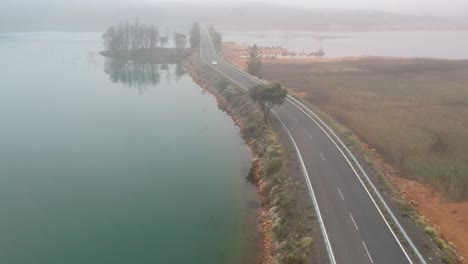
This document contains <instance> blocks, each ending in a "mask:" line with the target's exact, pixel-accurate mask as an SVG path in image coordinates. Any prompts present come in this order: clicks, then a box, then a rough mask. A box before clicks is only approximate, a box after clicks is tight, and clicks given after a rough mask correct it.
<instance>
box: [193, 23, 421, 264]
mask: <svg viewBox="0 0 468 264" xmlns="http://www.w3.org/2000/svg"><path fill="white" fill-rule="evenodd" d="M200 46H201V47H200V52H201V57H202V60H204V61H205V62H206V63H207V64H209V65H211V66H212V67H213V68H214V69H215V70H216V71H218V72H219V73H220V74H222V75H223V76H224V77H226V78H227V79H229V80H230V81H232V82H234V83H235V84H237V85H238V86H239V87H241V88H243V89H248V88H250V87H252V86H254V85H256V84H258V83H260V82H261V81H260V80H258V79H255V78H253V77H252V76H250V75H248V74H247V73H245V72H242V71H240V70H238V69H235V68H233V67H232V66H231V65H229V64H227V63H225V62H223V61H222V60H220V58H219V57H218V56H217V54H216V51H215V50H214V48H213V44H212V42H211V40H210V37H209V34H208V32H207V30H206V28H203V29H202V34H201V45H200ZM212 60H216V61H217V62H218V63H217V64H216V65H213V64H211V61H212ZM303 107H304V106H301V105H299V103H298V102H295V101H294V100H293V99H289V100H286V101H285V103H284V105H283V106H281V107H275V108H274V109H273V110H274V114H275V115H276V116H277V117H278V118H279V120H280V122H281V123H282V125H283V127H284V128H285V129H286V131H287V133H288V134H289V135H290V138H291V140H292V142H293V145H295V147H296V150H297V154H298V156H299V160H300V162H301V165H302V169H303V172H304V175H305V177H306V182H307V183H308V187H309V191H310V193H311V197H312V200H313V202H314V205H315V209H316V211H317V215H318V218H319V222H320V226H321V229H322V234H323V236H324V239H325V243H326V245H327V250H328V254H329V259H330V263H340V264H341V263H358V264H366V263H379V264H380V263H382V264H387V263H388V264H404V263H413V262H412V260H411V259H410V258H409V257H408V255H407V253H406V252H405V250H404V248H403V247H402V246H401V244H400V242H399V241H398V240H397V239H396V236H395V235H394V233H393V232H392V231H391V229H390V227H389V225H388V224H387V222H386V221H385V220H384V218H383V216H382V215H381V213H380V211H379V210H378V209H377V206H376V205H375V203H374V201H373V200H372V199H371V197H370V195H369V193H368V192H367V190H366V188H365V187H364V185H363V183H362V182H361V180H360V179H359V178H358V176H357V174H356V173H355V171H354V169H353V168H352V167H351V165H350V164H349V163H348V161H347V160H346V159H345V157H344V155H343V154H342V152H341V150H340V149H338V147H337V146H336V145H335V143H334V141H332V140H331V139H330V137H329V136H328V135H327V134H326V133H325V132H324V131H323V130H322V128H321V127H320V126H319V125H318V124H317V123H316V122H315V121H314V120H312V118H311V117H310V116H309V115H308V114H307V111H304V109H303Z"/></svg>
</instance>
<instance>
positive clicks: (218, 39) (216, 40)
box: [208, 25, 223, 50]
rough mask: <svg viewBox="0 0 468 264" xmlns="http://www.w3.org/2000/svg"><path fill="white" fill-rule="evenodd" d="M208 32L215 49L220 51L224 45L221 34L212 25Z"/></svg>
mask: <svg viewBox="0 0 468 264" xmlns="http://www.w3.org/2000/svg"><path fill="white" fill-rule="evenodd" d="M208 31H209V32H210V35H211V39H212V40H213V46H214V47H215V49H217V50H220V49H221V47H222V45H223V38H222V36H221V34H220V33H219V32H218V31H216V29H215V28H214V27H213V25H210V26H209V27H208Z"/></svg>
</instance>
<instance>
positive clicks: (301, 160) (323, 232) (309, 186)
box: [272, 110, 336, 264]
mask: <svg viewBox="0 0 468 264" xmlns="http://www.w3.org/2000/svg"><path fill="white" fill-rule="evenodd" d="M272 113H273V114H274V115H275V116H276V118H278V120H279V121H280V123H281V125H282V126H283V128H284V129H285V130H286V132H287V133H288V135H289V138H290V139H291V142H292V143H293V145H294V148H295V149H296V153H297V156H298V157H299V161H300V163H301V169H302V172H303V173H304V177H305V179H306V182H307V187H308V189H309V193H310V197H311V198H312V202H313V204H314V207H315V211H316V213H317V216H318V219H319V223H320V229H321V231H322V235H323V237H324V240H325V245H326V246H327V251H328V257H329V258H330V263H331V264H336V260H335V255H333V249H332V247H331V243H330V240H329V239H328V234H327V229H326V228H325V223H324V222H323V219H322V214H321V212H320V207H319V205H318V203H317V198H316V197H315V193H314V189H313V188H312V183H311V182H310V178H309V173H308V172H307V169H306V167H305V164H304V160H303V159H302V155H301V152H300V151H299V147H298V146H297V144H296V141H295V140H294V138H293V136H292V135H291V132H289V129H288V128H287V127H286V125H285V124H284V122H283V120H281V118H279V116H278V115H277V114H276V113H275V111H274V110H272Z"/></svg>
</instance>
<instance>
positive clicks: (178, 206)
mask: <svg viewBox="0 0 468 264" xmlns="http://www.w3.org/2000/svg"><path fill="white" fill-rule="evenodd" d="M100 49H101V43H100V35H99V34H96V33H77V34H71V33H28V34H13V35H0V57H1V58H2V61H1V63H0V70H1V86H0V124H1V125H0V126H1V130H0V212H1V213H0V263H7V264H16V263H28V264H29V263H34V264H37V263H47V264H68V263H77V264H78V263H80V264H82V263H86V264H94V263H96V264H97V263H99V264H102V263H113V264H116V263H126V264H127V263H200V264H207V263H246V262H248V261H249V256H250V255H251V254H250V253H252V252H251V251H252V248H253V245H254V241H253V237H254V234H255V232H254V231H255V228H256V224H255V218H256V209H255V207H256V205H257V198H256V194H255V190H254V188H253V187H252V186H250V185H249V184H248V183H246V180H245V176H246V175H247V173H248V169H249V167H250V152H249V150H248V149H247V147H246V146H245V145H244V144H243V142H242V140H241V138H240V136H239V131H238V129H237V128H236V127H235V126H234V124H233V122H232V120H231V118H230V117H229V116H227V115H226V114H225V113H223V112H221V111H220V110H219V109H218V108H217V104H216V100H215V99H214V98H213V96H211V95H209V94H207V93H203V91H202V90H201V89H200V88H199V87H198V86H197V85H196V84H194V83H193V82H192V80H191V78H190V77H189V76H188V75H187V74H184V73H183V70H182V68H181V67H180V66H177V65H150V64H137V63H122V62H115V61H106V60H105V59H104V58H102V57H101V56H99V55H97V53H96V52H97V51H99V50H100Z"/></svg>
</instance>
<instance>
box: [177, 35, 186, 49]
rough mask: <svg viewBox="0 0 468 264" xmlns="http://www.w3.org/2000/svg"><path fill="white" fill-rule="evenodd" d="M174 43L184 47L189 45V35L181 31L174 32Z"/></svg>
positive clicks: (179, 47)
mask: <svg viewBox="0 0 468 264" xmlns="http://www.w3.org/2000/svg"><path fill="white" fill-rule="evenodd" d="M174 43H175V46H176V48H178V49H184V48H185V46H187V36H186V35H184V34H180V33H177V32H176V33H174Z"/></svg>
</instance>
